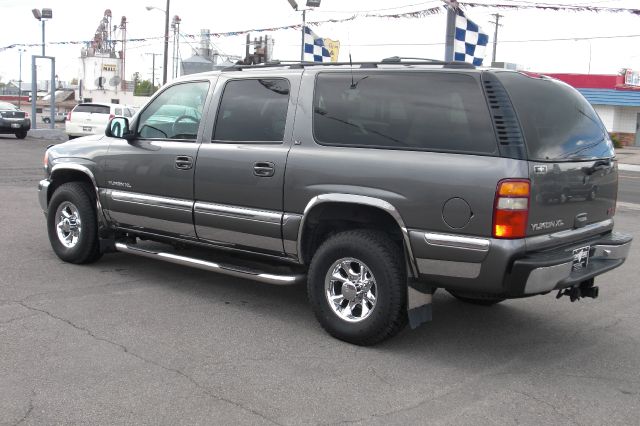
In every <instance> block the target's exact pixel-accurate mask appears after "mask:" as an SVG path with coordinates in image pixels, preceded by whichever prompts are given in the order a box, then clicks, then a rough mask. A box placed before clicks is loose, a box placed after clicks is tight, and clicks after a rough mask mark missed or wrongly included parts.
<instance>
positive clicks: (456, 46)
mask: <svg viewBox="0 0 640 426" xmlns="http://www.w3.org/2000/svg"><path fill="white" fill-rule="evenodd" d="M487 43H489V36H488V35H487V34H485V33H484V32H483V31H482V29H481V28H480V27H479V26H478V24H476V23H475V22H473V21H472V20H471V19H469V18H467V17H466V16H465V15H464V12H463V11H462V10H460V9H456V35H455V40H454V42H453V52H454V53H453V59H454V60H456V61H462V62H469V63H472V64H473V65H476V66H480V65H482V60H483V59H484V50H485V48H486V47H487Z"/></svg>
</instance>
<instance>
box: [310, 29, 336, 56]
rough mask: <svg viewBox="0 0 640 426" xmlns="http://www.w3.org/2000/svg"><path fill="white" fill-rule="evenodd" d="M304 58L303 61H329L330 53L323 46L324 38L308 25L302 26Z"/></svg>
mask: <svg viewBox="0 0 640 426" xmlns="http://www.w3.org/2000/svg"><path fill="white" fill-rule="evenodd" d="M304 60H305V62H331V53H329V50H328V49H327V48H326V47H324V40H322V39H321V38H320V37H318V36H317V35H316V33H314V32H313V31H311V28H309V27H304Z"/></svg>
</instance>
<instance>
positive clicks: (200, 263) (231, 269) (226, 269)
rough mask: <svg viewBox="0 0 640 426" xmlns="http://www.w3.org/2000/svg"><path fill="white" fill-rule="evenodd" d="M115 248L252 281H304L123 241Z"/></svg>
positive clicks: (274, 282) (301, 276) (296, 275)
mask: <svg viewBox="0 0 640 426" xmlns="http://www.w3.org/2000/svg"><path fill="white" fill-rule="evenodd" d="M115 248H116V250H117V251H120V252H123V253H129V254H134V255H136V256H142V257H148V258H149V259H157V260H163V261H165V262H169V263H175V264H176V265H183V266H191V267H193V268H198V269H203V270H205V271H210V272H217V273H219V274H225V275H230V276H232V277H238V278H246V279H249V280H253V281H258V282H261V283H265V284H274V285H291V284H297V283H299V282H302V281H304V279H305V275H303V274H291V275H276V274H266V273H261V272H258V271H252V270H249V269H243V268H241V267H238V266H230V265H221V264H218V263H214V262H209V261H207V260H202V259H195V258H193V257H186V256H179V255H177V254H172V253H163V252H159V251H152V250H148V249H142V248H138V247H131V246H130V245H127V244H125V243H116V244H115Z"/></svg>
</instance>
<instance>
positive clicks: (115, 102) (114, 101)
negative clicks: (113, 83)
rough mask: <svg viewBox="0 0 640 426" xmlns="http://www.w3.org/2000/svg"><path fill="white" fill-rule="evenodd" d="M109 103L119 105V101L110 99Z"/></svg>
mask: <svg viewBox="0 0 640 426" xmlns="http://www.w3.org/2000/svg"><path fill="white" fill-rule="evenodd" d="M111 103H112V104H119V103H120V99H111Z"/></svg>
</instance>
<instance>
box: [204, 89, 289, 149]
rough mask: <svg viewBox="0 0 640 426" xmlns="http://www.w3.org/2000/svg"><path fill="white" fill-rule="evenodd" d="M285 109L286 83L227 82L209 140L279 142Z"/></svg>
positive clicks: (284, 118)
mask: <svg viewBox="0 0 640 426" xmlns="http://www.w3.org/2000/svg"><path fill="white" fill-rule="evenodd" d="M288 105H289V81H288V80H283V79H261V80H238V81H230V82H228V83H227V85H226V86H225V88H224V93H223V95H222V101H221V102H220V108H219V110H218V117H217V119H216V128H215V131H214V135H213V139H214V140H217V141H238V142H247V141H256V142H260V141H274V142H275V141H282V140H283V139H284V128H285V125H286V122H287V108H288Z"/></svg>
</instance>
